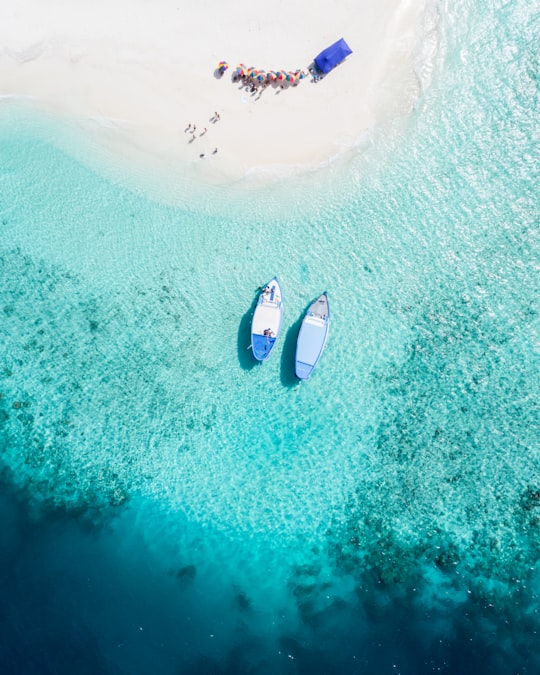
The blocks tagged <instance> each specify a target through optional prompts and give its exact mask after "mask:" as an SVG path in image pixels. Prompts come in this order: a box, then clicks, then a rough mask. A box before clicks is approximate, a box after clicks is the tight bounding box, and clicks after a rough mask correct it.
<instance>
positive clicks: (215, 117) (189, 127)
mask: <svg viewBox="0 0 540 675" xmlns="http://www.w3.org/2000/svg"><path fill="white" fill-rule="evenodd" d="M220 119H221V116H220V114H219V113H218V112H215V113H214V114H213V115H212V117H211V118H210V122H212V124H215V123H216V122H219V120H220ZM196 131H197V127H196V125H195V124H191V122H190V123H189V124H188V125H187V127H186V128H185V129H184V133H189V134H191V138H190V139H189V141H188V143H193V141H194V140H195V139H196V138H197V134H196V133H195V132H196ZM207 131H208V129H207V128H206V127H204V129H203V130H202V131H201V132H200V133H199V136H204V135H205V134H206V132H207ZM217 151H218V149H217V148H214V149H213V150H212V154H213V155H216V154H217ZM204 156H205V153H204V152H201V154H200V155H199V157H200V158H201V159H202V158H203V157H204Z"/></svg>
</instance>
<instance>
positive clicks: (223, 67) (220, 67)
mask: <svg viewBox="0 0 540 675" xmlns="http://www.w3.org/2000/svg"><path fill="white" fill-rule="evenodd" d="M228 67H229V64H228V63H227V61H220V62H219V64H218V70H220V71H221V72H222V73H224V72H225V71H226V70H227V68H228Z"/></svg>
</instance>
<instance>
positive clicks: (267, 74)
mask: <svg viewBox="0 0 540 675" xmlns="http://www.w3.org/2000/svg"><path fill="white" fill-rule="evenodd" d="M306 75H307V73H306V72H305V71H304V70H301V69H298V70H268V71H267V70H258V69H257V68H253V66H251V67H249V68H247V67H246V66H245V65H244V64H243V63H240V64H239V65H238V66H237V67H236V70H235V71H234V73H233V81H234V82H236V81H242V82H243V83H244V84H245V85H246V87H248V88H249V90H250V91H251V92H255V91H257V89H258V88H259V87H263V88H264V87H267V86H268V85H270V84H273V83H279V84H280V86H281V88H282V89H283V88H285V87H286V86H288V85H289V84H290V85H292V86H293V87H296V86H297V85H298V82H299V81H300V80H302V79H304V77H306Z"/></svg>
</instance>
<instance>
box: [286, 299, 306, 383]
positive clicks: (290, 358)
mask: <svg viewBox="0 0 540 675" xmlns="http://www.w3.org/2000/svg"><path fill="white" fill-rule="evenodd" d="M307 307H309V305H308V306H307ZM307 307H306V310H307ZM306 310H304V312H303V313H302V314H301V315H300V317H299V318H298V319H297V320H296V321H295V322H294V323H293V325H292V326H291V327H290V328H289V330H288V331H287V334H286V335H285V340H284V342H283V352H282V354H281V372H280V379H281V384H282V385H283V386H284V387H288V388H289V389H292V388H293V387H296V386H297V385H298V384H300V380H299V379H298V378H297V377H296V375H295V372H294V361H295V356H296V341H297V340H298V333H299V331H300V326H301V325H302V319H303V318H304V314H305V313H306Z"/></svg>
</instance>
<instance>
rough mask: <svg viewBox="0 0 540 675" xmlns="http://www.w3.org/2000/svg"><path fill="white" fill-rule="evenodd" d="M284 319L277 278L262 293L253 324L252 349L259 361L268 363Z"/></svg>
mask: <svg viewBox="0 0 540 675" xmlns="http://www.w3.org/2000/svg"><path fill="white" fill-rule="evenodd" d="M282 318H283V297H282V294H281V286H280V284H279V281H278V279H277V277H274V278H273V279H272V280H271V281H269V282H268V283H267V284H266V286H265V287H264V288H263V290H262V291H261V294H260V296H259V300H258V301H257V305H256V306H255V312H254V313H253V320H252V322H251V349H252V352H253V357H254V358H255V359H257V361H266V359H268V357H269V356H270V354H271V352H272V350H273V349H274V346H275V344H276V341H277V338H278V335H279V331H280V330H281V320H282Z"/></svg>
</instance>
